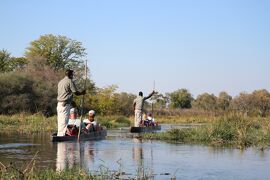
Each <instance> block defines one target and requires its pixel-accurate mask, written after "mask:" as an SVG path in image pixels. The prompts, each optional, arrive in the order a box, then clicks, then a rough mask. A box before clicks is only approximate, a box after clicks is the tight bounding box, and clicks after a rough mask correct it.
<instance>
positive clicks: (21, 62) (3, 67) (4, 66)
mask: <svg viewBox="0 0 270 180" xmlns="http://www.w3.org/2000/svg"><path fill="white" fill-rule="evenodd" d="M26 64H27V60H26V58H24V57H11V56H10V53H9V52H8V51H7V50H4V49H3V50H1V51H0V73H1V72H2V73H3V72H10V71H16V70H19V69H22V68H24V67H25V65H26Z"/></svg>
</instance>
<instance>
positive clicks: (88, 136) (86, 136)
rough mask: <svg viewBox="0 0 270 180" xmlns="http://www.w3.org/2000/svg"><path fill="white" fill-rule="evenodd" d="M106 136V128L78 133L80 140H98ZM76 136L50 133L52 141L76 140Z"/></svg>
mask: <svg viewBox="0 0 270 180" xmlns="http://www.w3.org/2000/svg"><path fill="white" fill-rule="evenodd" d="M106 136H107V130H106V129H103V130H99V131H93V132H89V133H82V134H81V135H80V141H89V140H99V139H104V138H105V137H106ZM77 140H78V136H57V133H54V134H52V137H51V141H52V142H63V141H77Z"/></svg>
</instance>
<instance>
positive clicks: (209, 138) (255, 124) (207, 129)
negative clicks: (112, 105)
mask: <svg viewBox="0 0 270 180" xmlns="http://www.w3.org/2000/svg"><path fill="white" fill-rule="evenodd" d="M143 137H144V138H151V139H161V140H174V141H178V142H184V143H204V144H209V145H230V146H234V147H238V148H246V147H250V146H257V147H261V148H264V147H266V146H270V119H269V118H246V117H244V116H241V115H230V116H223V117H220V118H217V119H216V120H215V121H212V122H208V123H206V124H205V125H203V126H200V127H197V128H190V129H172V130H169V131H167V132H164V133H156V134H144V135H143Z"/></svg>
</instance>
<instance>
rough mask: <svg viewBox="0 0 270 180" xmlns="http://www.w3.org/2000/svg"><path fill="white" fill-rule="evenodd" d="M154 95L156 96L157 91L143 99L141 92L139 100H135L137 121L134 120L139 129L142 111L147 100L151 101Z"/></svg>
mask: <svg viewBox="0 0 270 180" xmlns="http://www.w3.org/2000/svg"><path fill="white" fill-rule="evenodd" d="M153 94H155V91H153V92H152V93H151V94H149V95H148V96H147V97H143V93H142V92H139V96H137V98H136V99H134V102H133V109H134V112H135V119H134V126H135V127H139V126H140V122H141V121H142V111H143V105H144V102H145V100H146V99H149V98H150V97H151V96H153Z"/></svg>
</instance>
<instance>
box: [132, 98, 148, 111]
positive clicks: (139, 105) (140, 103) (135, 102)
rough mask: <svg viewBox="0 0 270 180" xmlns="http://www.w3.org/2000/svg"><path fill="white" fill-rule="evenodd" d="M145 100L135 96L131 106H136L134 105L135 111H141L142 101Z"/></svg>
mask: <svg viewBox="0 0 270 180" xmlns="http://www.w3.org/2000/svg"><path fill="white" fill-rule="evenodd" d="M146 99H147V98H146V97H142V96H137V98H136V99H134V101H133V104H136V105H135V110H141V111H142V110H143V104H144V101H145V100H146Z"/></svg>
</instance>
